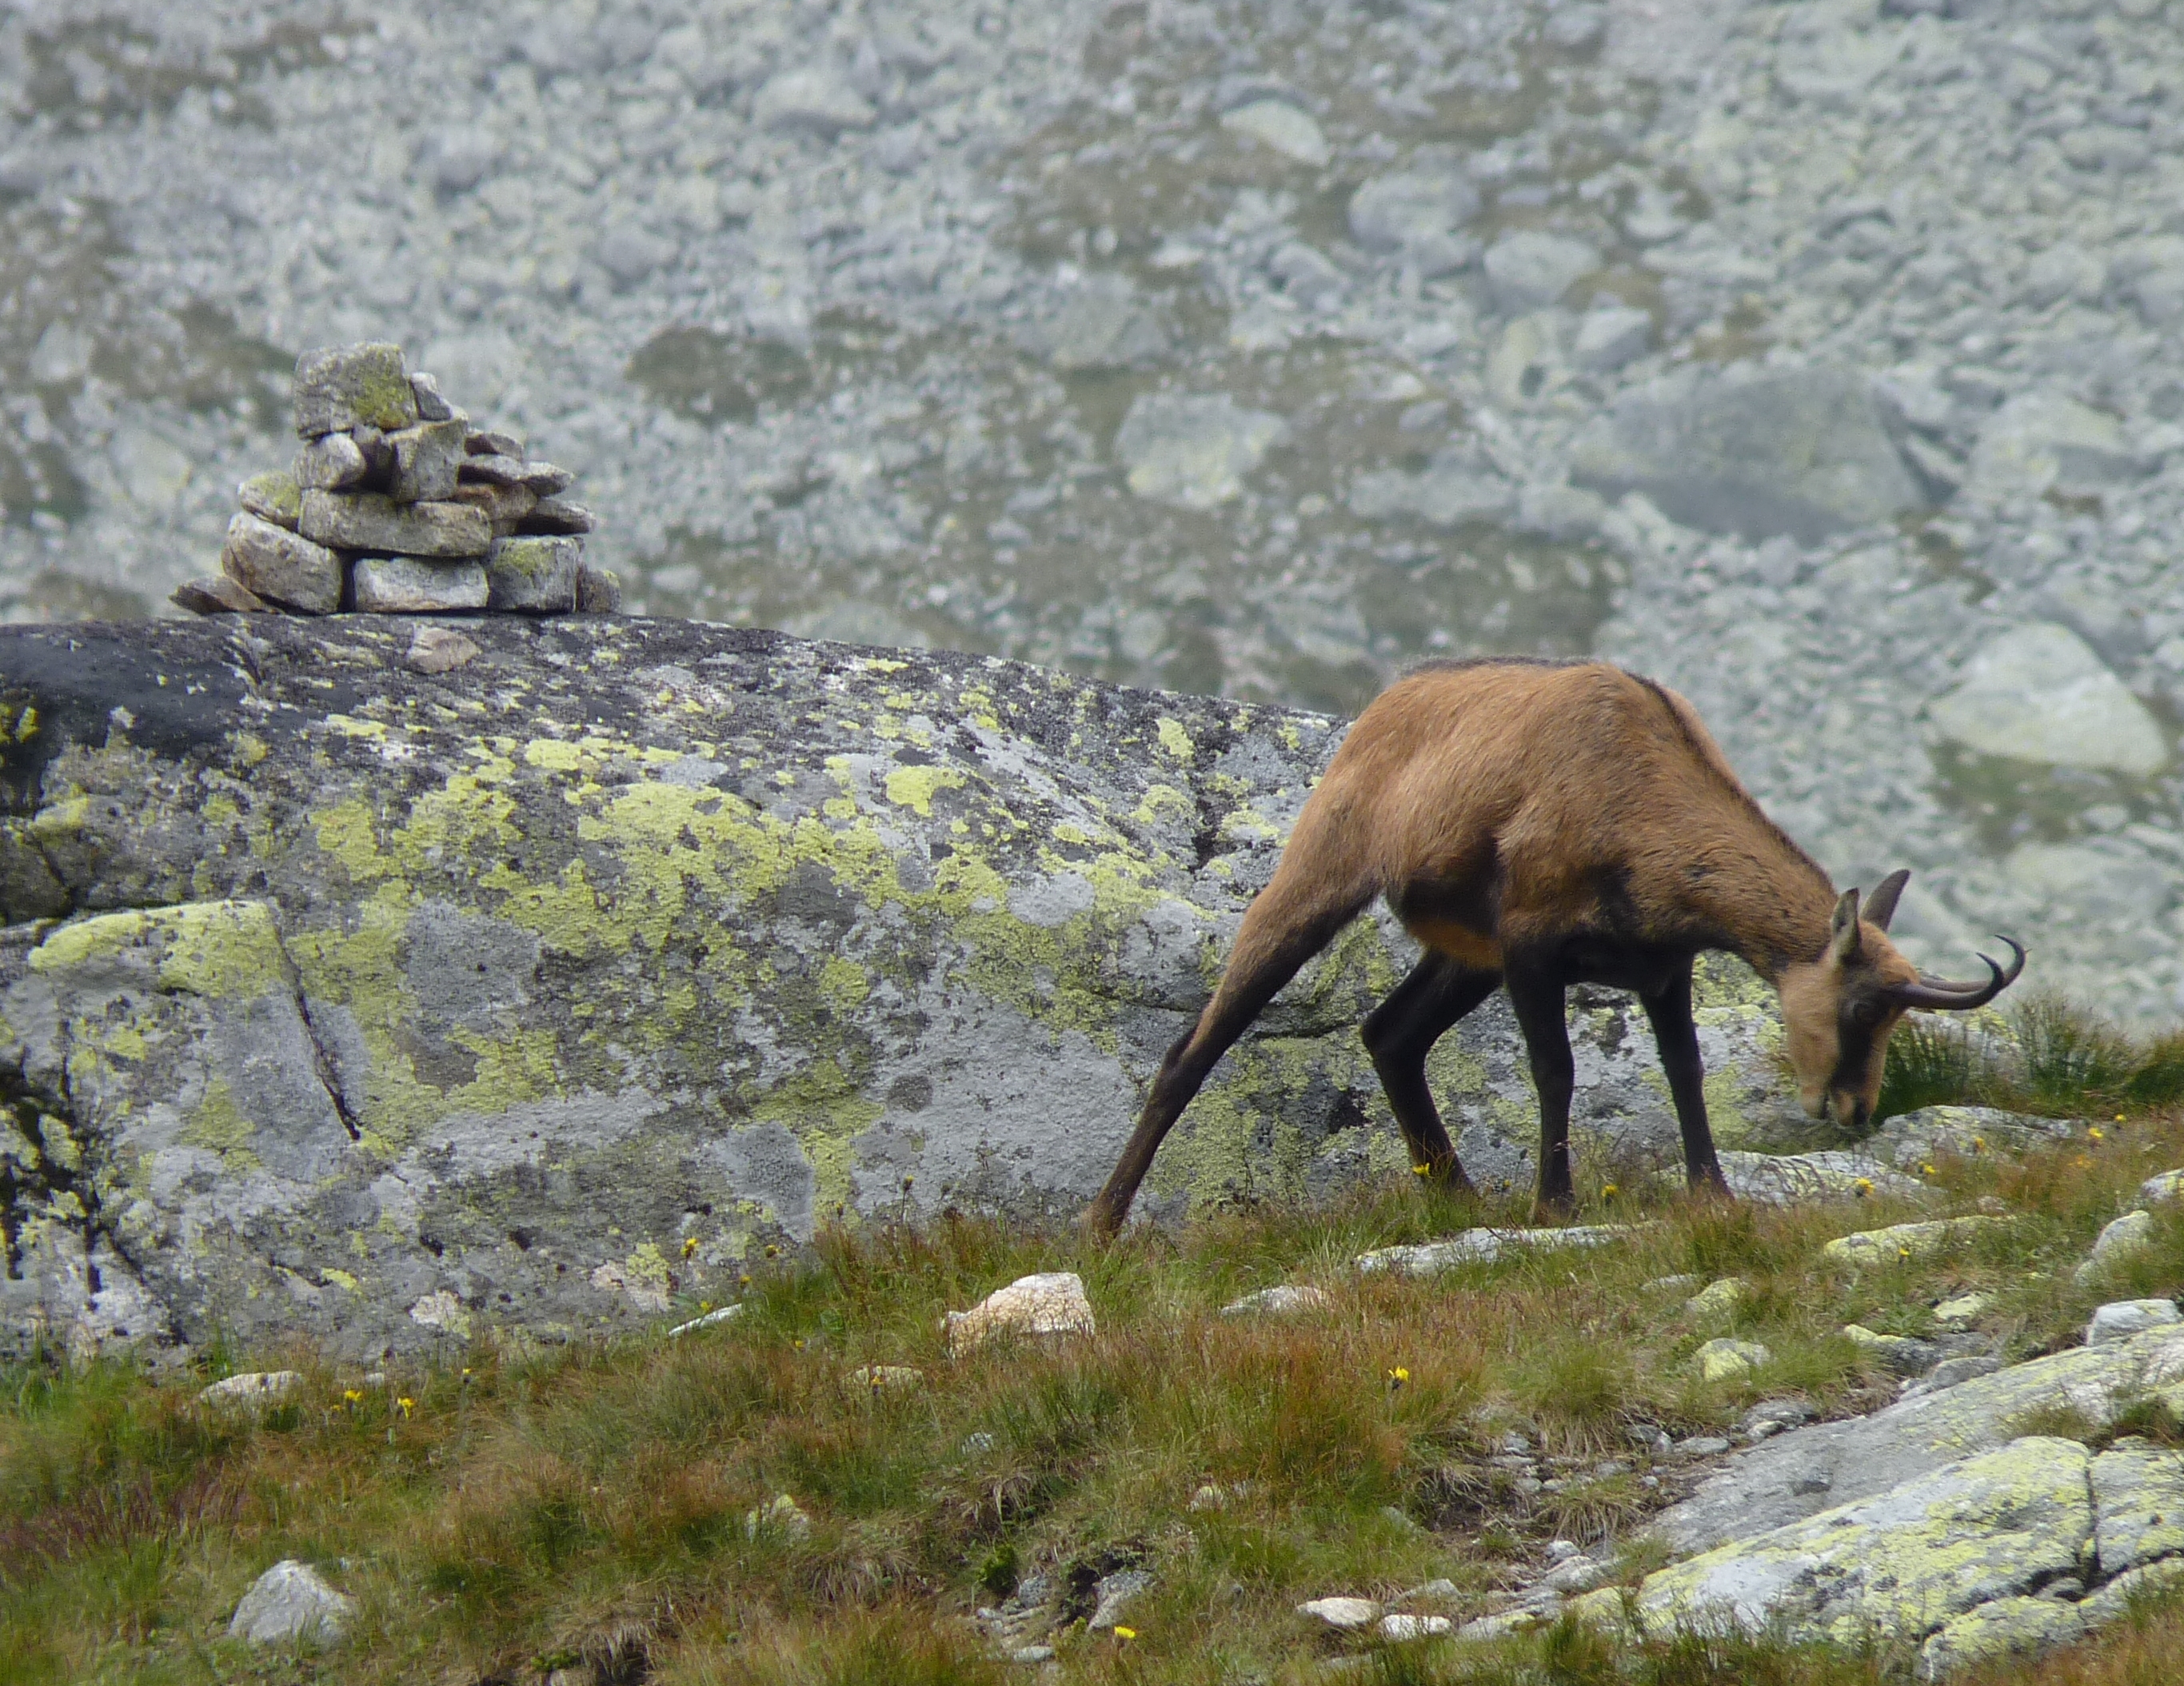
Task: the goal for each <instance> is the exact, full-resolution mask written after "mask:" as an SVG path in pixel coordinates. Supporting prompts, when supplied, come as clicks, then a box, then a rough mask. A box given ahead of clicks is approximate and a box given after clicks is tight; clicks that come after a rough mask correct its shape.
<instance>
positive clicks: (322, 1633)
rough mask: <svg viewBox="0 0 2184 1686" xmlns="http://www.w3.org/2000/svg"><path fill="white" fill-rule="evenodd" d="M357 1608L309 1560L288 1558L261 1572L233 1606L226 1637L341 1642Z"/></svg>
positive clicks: (273, 1642)
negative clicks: (321, 1575) (233, 1614)
mask: <svg viewBox="0 0 2184 1686" xmlns="http://www.w3.org/2000/svg"><path fill="white" fill-rule="evenodd" d="M355 1613H356V1605H355V1604H354V1601H353V1600H351V1599H348V1598H346V1597H344V1596H343V1594H340V1593H337V1592H336V1591H335V1590H334V1589H333V1588H331V1587H330V1586H328V1585H327V1584H326V1583H325V1582H324V1581H323V1580H321V1579H320V1577H319V1573H318V1571H316V1570H315V1569H314V1568H312V1567H311V1566H310V1565H309V1564H308V1563H301V1562H298V1561H297V1560H296V1559H294V1558H292V1557H290V1558H284V1559H282V1560H281V1561H280V1562H278V1563H276V1564H275V1565H274V1566H272V1567H271V1568H270V1569H268V1570H267V1571H266V1572H265V1573H264V1574H262V1575H260V1576H259V1577H258V1580H257V1583H255V1584H254V1585H253V1586H252V1588H250V1590H249V1591H248V1592H247V1593H245V1594H243V1595H242V1602H241V1603H239V1604H237V1605H236V1606H235V1616H234V1618H233V1619H232V1620H231V1621H230V1622H228V1624H227V1633H228V1637H229V1638H230V1639H248V1640H249V1641H251V1642H252V1643H253V1644H260V1645H278V1644H289V1643H292V1642H293V1641H295V1640H298V1639H305V1640H315V1641H316V1642H318V1643H319V1644H336V1643H337V1642H338V1641H339V1640H340V1639H341V1638H342V1635H343V1633H346V1632H347V1631H348V1623H349V1619H350V1617H351V1616H354V1615H355Z"/></svg>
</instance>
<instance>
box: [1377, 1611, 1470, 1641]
mask: <svg viewBox="0 0 2184 1686" xmlns="http://www.w3.org/2000/svg"><path fill="white" fill-rule="evenodd" d="M1455 1631H1456V1623H1455V1622H1451V1621H1450V1620H1449V1619H1448V1617H1446V1616H1410V1615H1406V1614H1402V1613H1400V1612H1399V1613H1397V1614H1396V1615H1394V1616H1382V1617H1381V1618H1380V1637H1381V1638H1382V1639H1386V1640H1388V1641H1389V1642H1390V1644H1398V1645H1400V1644H1406V1643H1407V1642H1408V1641H1410V1640H1412V1639H1432V1638H1434V1637H1435V1636H1436V1635H1438V1634H1441V1633H1454V1632H1455Z"/></svg>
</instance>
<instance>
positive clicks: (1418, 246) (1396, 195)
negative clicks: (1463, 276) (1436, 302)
mask: <svg viewBox="0 0 2184 1686" xmlns="http://www.w3.org/2000/svg"><path fill="white" fill-rule="evenodd" d="M1478 214H1479V190H1478V189H1477V188H1475V187H1473V186H1472V185H1471V183H1470V182H1469V181H1467V180H1465V179H1464V177H1463V176H1461V175H1459V174H1457V172H1456V171H1455V170H1452V169H1451V170H1396V171H1394V172H1392V173H1391V174H1389V175H1386V176H1375V177H1373V180H1371V181H1368V182H1366V183H1365V184H1364V185H1363V186H1362V187H1360V188H1358V190H1357V193H1354V194H1352V195H1351V199H1350V215H1349V220H1350V234H1351V238H1352V239H1354V240H1355V241H1357V243H1358V244H1359V245H1361V246H1362V247H1363V248H1365V249H1366V250H1367V251H1368V252H1390V253H1396V254H1400V255H1401V258H1402V260H1403V261H1404V263H1405V264H1407V265H1409V266H1410V267H1411V268H1412V269H1414V270H1416V271H1418V274H1419V275H1420V276H1424V277H1426V278H1428V279H1430V278H1431V277H1433V276H1437V275H1445V274H1446V273H1447V272H1448V271H1451V270H1455V269H1460V268H1462V267H1463V265H1465V264H1466V263H1468V262H1469V261H1470V260H1471V256H1472V254H1474V252H1476V251H1477V250H1478V246H1477V244H1476V243H1474V242H1473V241H1471V240H1468V239H1467V238H1464V237H1462V236H1459V235H1458V234H1457V232H1456V231H1457V229H1459V228H1461V227H1462V226H1463V225H1464V224H1465V223H1467V222H1468V221H1471V219H1472V218H1473V217H1474V216H1476V215H1478Z"/></svg>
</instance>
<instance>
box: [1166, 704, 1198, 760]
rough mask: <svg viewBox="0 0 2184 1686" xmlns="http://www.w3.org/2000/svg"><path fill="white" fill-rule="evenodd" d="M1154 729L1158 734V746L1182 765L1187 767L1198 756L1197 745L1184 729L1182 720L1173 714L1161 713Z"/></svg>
mask: <svg viewBox="0 0 2184 1686" xmlns="http://www.w3.org/2000/svg"><path fill="white" fill-rule="evenodd" d="M1156 729H1157V730H1158V732H1159V734H1160V746H1161V747H1162V749H1164V750H1166V751H1167V752H1168V754H1170V755H1171V756H1174V757H1175V759H1176V760H1178V761H1179V762H1182V763H1183V764H1184V766H1186V767H1188V766H1189V765H1190V763H1191V762H1193V761H1195V760H1196V759H1197V758H1198V745H1195V744H1194V743H1193V742H1192V741H1191V740H1190V733H1189V732H1188V731H1186V730H1184V724H1183V722H1182V721H1180V720H1178V719H1177V718H1176V717H1174V716H1173V715H1171V714H1163V715H1162V716H1161V717H1160V719H1159V721H1158V723H1157V725H1156Z"/></svg>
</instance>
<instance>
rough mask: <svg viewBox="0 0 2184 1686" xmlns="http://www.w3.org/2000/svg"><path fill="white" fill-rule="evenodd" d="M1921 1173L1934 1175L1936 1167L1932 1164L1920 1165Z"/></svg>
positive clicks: (1922, 1174)
mask: <svg viewBox="0 0 2184 1686" xmlns="http://www.w3.org/2000/svg"><path fill="white" fill-rule="evenodd" d="M1919 1175H1921V1176H1931V1175H1934V1168H1933V1167H1932V1166H1931V1165H1921V1166H1919Z"/></svg>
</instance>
